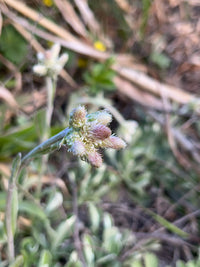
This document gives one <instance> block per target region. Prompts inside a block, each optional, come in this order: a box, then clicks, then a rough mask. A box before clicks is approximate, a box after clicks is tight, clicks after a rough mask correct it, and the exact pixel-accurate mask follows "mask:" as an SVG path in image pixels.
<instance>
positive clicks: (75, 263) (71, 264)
mask: <svg viewBox="0 0 200 267" xmlns="http://www.w3.org/2000/svg"><path fill="white" fill-rule="evenodd" d="M64 267H83V265H82V263H81V262H80V260H79V259H78V254H77V252H76V251H73V252H72V253H71V255H70V257H69V261H68V263H67V264H66V265H65V266H64Z"/></svg>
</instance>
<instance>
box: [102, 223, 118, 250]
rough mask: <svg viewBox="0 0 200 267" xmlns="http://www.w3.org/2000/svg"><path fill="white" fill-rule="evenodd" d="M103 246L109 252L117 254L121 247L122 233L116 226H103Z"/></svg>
mask: <svg viewBox="0 0 200 267" xmlns="http://www.w3.org/2000/svg"><path fill="white" fill-rule="evenodd" d="M103 247H104V249H105V250H106V251H107V252H109V253H114V254H118V253H119V251H120V250H121V248H122V234H121V233H120V232H119V230H118V228H117V227H114V226H113V227H110V228H105V229H104V232H103Z"/></svg>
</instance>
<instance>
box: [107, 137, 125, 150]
mask: <svg viewBox="0 0 200 267" xmlns="http://www.w3.org/2000/svg"><path fill="white" fill-rule="evenodd" d="M102 147H106V148H113V149H122V148H125V147H126V143H125V142H124V141H123V140H122V139H121V138H119V137H117V136H110V137H109V138H107V139H105V140H104V141H103V144H102Z"/></svg>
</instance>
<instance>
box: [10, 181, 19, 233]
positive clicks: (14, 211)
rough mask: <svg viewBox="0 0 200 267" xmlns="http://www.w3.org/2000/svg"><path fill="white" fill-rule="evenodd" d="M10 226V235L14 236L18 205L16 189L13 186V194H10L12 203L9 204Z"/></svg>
mask: <svg viewBox="0 0 200 267" xmlns="http://www.w3.org/2000/svg"><path fill="white" fill-rule="evenodd" d="M11 205H12V206H11V226H12V233H13V235H14V234H15V231H16V227H17V215H18V209H19V203H18V192H17V188H16V186H15V185H14V188H13V193H12V202H11Z"/></svg>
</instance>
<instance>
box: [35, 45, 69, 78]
mask: <svg viewBox="0 0 200 267" xmlns="http://www.w3.org/2000/svg"><path fill="white" fill-rule="evenodd" d="M59 53H60V45H59V44H54V45H53V46H52V47H51V49H50V50H47V51H46V52H45V53H38V54H37V58H38V64H37V65H35V66H33V71H34V72H35V73H36V74H37V75H39V76H50V77H53V78H56V77H57V76H58V74H59V73H60V72H61V70H62V69H63V67H64V65H65V63H66V62H67V60H68V54H66V53H64V54H62V55H61V56H59Z"/></svg>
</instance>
